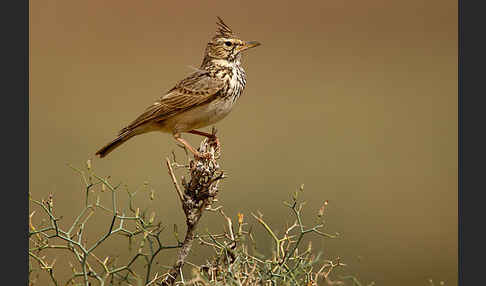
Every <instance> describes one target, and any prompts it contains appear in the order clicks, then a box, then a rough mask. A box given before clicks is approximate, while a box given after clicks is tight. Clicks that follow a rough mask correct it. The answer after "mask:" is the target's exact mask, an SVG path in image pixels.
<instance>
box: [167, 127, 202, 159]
mask: <svg viewBox="0 0 486 286" xmlns="http://www.w3.org/2000/svg"><path fill="white" fill-rule="evenodd" d="M172 136H173V137H174V139H175V140H177V141H178V142H180V143H182V145H184V146H185V147H186V148H187V149H189V151H191V153H192V154H194V156H195V157H198V158H204V159H210V158H211V154H210V153H204V154H203V153H201V152H199V151H197V150H196V149H194V148H193V147H192V146H191V145H190V144H189V143H188V142H187V141H186V140H184V139H182V137H181V134H180V133H175V134H174V135H172Z"/></svg>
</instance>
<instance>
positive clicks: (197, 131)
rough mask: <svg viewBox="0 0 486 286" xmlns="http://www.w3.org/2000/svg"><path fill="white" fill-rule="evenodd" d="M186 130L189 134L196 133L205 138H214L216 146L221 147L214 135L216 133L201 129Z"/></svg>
mask: <svg viewBox="0 0 486 286" xmlns="http://www.w3.org/2000/svg"><path fill="white" fill-rule="evenodd" d="M187 132H188V133H191V134H196V135H200V136H204V137H207V138H209V139H211V140H214V142H215V143H216V148H220V147H221V145H220V144H219V139H218V137H216V135H214V134H210V133H206V132H202V131H199V130H191V131H187Z"/></svg>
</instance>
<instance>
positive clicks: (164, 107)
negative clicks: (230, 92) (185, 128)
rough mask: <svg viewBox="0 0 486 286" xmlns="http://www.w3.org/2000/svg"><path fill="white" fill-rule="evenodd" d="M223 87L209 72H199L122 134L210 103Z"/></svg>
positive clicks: (221, 82)
mask: <svg viewBox="0 0 486 286" xmlns="http://www.w3.org/2000/svg"><path fill="white" fill-rule="evenodd" d="M223 86H224V81H223V80H220V79H218V78H214V77H211V76H210V75H209V72H207V71H204V70H197V71H195V72H194V73H192V74H190V75H189V76H188V77H186V78H185V79H183V80H182V81H180V82H179V83H178V84H177V85H176V86H175V87H173V88H172V89H171V90H169V92H168V93H167V94H165V95H163V96H162V97H161V98H160V99H158V100H157V101H155V102H154V103H153V104H152V105H151V106H149V107H148V108H147V109H146V110H145V111H144V113H142V114H141V115H140V116H138V117H137V119H135V120H134V121H133V122H132V123H130V124H129V125H128V126H127V127H125V128H123V129H122V130H121V131H120V134H122V133H124V132H127V131H130V130H133V129H134V128H136V127H138V126H140V125H142V124H144V123H147V122H150V121H161V120H164V119H167V118H169V117H171V116H173V115H176V114H179V113H180V112H183V111H186V110H189V109H191V108H194V107H196V106H199V105H201V104H204V103H206V102H209V101H211V100H212V99H213V98H214V97H216V96H218V93H219V91H220V90H221V89H222V88H223Z"/></svg>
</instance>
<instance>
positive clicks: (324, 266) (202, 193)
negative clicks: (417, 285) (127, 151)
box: [28, 130, 361, 286]
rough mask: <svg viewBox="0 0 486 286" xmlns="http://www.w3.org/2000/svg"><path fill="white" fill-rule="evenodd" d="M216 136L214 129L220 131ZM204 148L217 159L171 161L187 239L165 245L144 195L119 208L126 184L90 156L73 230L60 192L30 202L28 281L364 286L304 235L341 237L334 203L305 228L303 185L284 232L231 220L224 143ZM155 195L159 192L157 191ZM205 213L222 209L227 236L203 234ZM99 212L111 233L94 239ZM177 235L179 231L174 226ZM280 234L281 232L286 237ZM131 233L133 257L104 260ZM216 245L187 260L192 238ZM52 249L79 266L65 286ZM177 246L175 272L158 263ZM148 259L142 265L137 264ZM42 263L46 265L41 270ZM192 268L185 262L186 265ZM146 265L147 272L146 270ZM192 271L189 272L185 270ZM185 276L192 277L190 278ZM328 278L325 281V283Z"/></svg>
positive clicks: (257, 217)
mask: <svg viewBox="0 0 486 286" xmlns="http://www.w3.org/2000/svg"><path fill="white" fill-rule="evenodd" d="M213 134H215V130H213ZM199 151H201V152H209V153H210V154H211V158H209V159H206V158H194V159H191V160H188V163H186V164H180V163H178V162H177V161H176V158H175V155H174V153H173V158H172V160H169V159H167V160H166V165H167V169H168V172H169V177H170V179H171V180H172V182H173V184H174V189H175V191H176V194H177V196H178V198H179V201H180V202H181V207H182V210H183V211H184V214H185V217H186V226H187V229H186V234H185V237H184V240H182V241H179V239H177V241H176V242H175V243H164V242H162V239H161V233H162V231H163V230H164V227H163V226H162V225H161V223H155V217H156V215H155V213H154V212H152V213H150V214H148V211H147V210H140V208H138V207H136V206H135V203H134V197H135V195H136V194H137V192H133V193H130V192H128V191H127V195H128V207H127V213H125V212H122V211H121V209H120V208H119V206H118V198H119V195H120V193H122V188H121V187H120V185H114V184H113V183H111V182H110V179H109V178H104V177H100V176H98V175H96V174H95V173H94V172H93V170H92V167H91V163H90V161H88V163H87V166H86V168H85V169H83V170H81V169H77V168H74V167H72V168H73V170H75V171H76V172H77V173H78V174H79V175H80V176H81V178H82V180H83V182H84V189H85V196H84V198H85V204H84V208H83V209H82V210H81V212H80V213H79V215H78V216H77V217H76V218H75V219H74V222H73V223H72V224H71V225H70V226H69V227H68V228H62V227H60V225H59V220H60V219H61V218H60V217H58V216H57V215H56V210H55V200H54V196H53V195H50V196H49V197H48V198H47V199H42V200H35V199H33V198H32V197H29V199H30V202H31V209H32V211H31V214H30V216H29V225H30V231H29V234H28V236H29V256H30V259H29V270H30V271H29V278H30V279H29V280H30V285H36V283H37V281H36V278H35V277H33V275H32V273H33V272H34V271H38V270H41V271H44V272H46V273H47V274H48V276H49V279H50V281H51V283H52V284H53V285H69V284H71V285H96V284H98V285H201V286H202V285H214V286H216V285H307V286H310V285H343V284H344V283H345V281H350V282H351V283H352V284H353V285H361V284H360V282H359V281H358V280H357V279H356V278H355V277H353V276H347V277H341V278H339V279H331V275H332V273H334V270H335V269H336V268H338V267H343V266H345V264H343V263H342V262H341V260H340V258H339V257H337V258H334V259H323V258H322V253H321V252H315V251H314V250H313V248H312V244H311V243H310V242H309V243H308V244H307V245H303V243H304V239H303V238H304V237H306V236H308V235H316V236H320V237H322V238H335V237H336V236H337V234H329V233H326V232H324V231H323V229H324V221H323V217H324V216H325V212H326V211H325V210H326V208H327V201H326V202H324V203H323V205H322V207H321V208H320V209H318V210H317V211H316V218H317V223H316V224H315V225H312V226H306V224H304V219H303V217H302V210H303V207H304V202H303V201H301V200H300V197H301V196H302V193H303V186H301V187H300V188H299V190H297V191H296V192H294V193H293V194H292V196H291V200H290V201H289V202H284V204H285V206H286V208H287V209H288V211H289V212H290V213H291V214H292V216H293V217H294V219H295V221H294V222H293V224H292V225H290V226H287V227H286V228H285V229H283V230H281V231H280V232H277V231H276V230H274V229H273V228H272V227H271V226H270V225H269V224H268V223H267V222H266V221H265V219H264V217H263V214H261V213H260V212H257V214H253V213H252V214H251V216H249V217H250V218H251V220H252V222H254V224H255V225H254V226H250V223H249V222H248V219H247V217H248V216H245V215H244V214H241V213H238V215H237V218H236V221H233V219H232V218H230V217H228V216H227V215H226V214H225V212H224V209H223V206H217V207H216V206H215V204H216V203H217V198H216V197H217V195H218V191H219V189H218V187H219V181H220V180H221V179H223V178H225V176H224V173H223V171H222V170H221V168H220V166H219V164H218V159H219V157H220V150H219V148H218V144H216V142H214V141H213V140H211V139H207V138H206V139H204V140H203V141H202V142H201V144H200V146H199ZM179 169H181V170H184V172H185V173H186V176H187V179H186V178H185V177H181V179H180V180H177V178H176V174H175V171H177V170H179ZM93 188H97V189H100V191H108V192H110V193H111V201H110V202H109V206H107V205H104V204H103V203H102V202H101V200H100V197H99V196H97V197H96V198H94V196H95V195H96V192H93ZM151 195H153V194H151ZM205 211H210V212H212V213H218V214H219V215H220V217H221V218H222V219H223V227H224V231H223V232H222V233H210V232H208V231H206V232H204V233H201V232H198V230H197V225H198V222H199V220H200V218H201V217H202V215H203V214H204V212H205ZM97 212H103V213H107V214H109V215H110V216H111V223H110V225H109V226H108V227H107V230H106V232H105V233H104V234H102V235H101V236H100V237H98V238H97V239H96V240H95V241H94V242H92V243H91V244H88V242H87V240H86V239H85V236H86V225H87V224H88V223H89V221H90V218H91V217H92V216H93V214H95V213H97ZM34 215H37V216H39V215H41V216H43V217H45V218H46V223H45V224H42V225H34V223H33V219H32V218H33V216H34ZM257 227H259V228H262V229H263V230H264V232H265V233H267V234H268V235H269V236H270V238H271V239H272V241H273V244H272V246H271V247H266V248H267V249H268V248H269V249H271V251H268V252H271V254H270V255H268V256H265V255H264V254H261V253H259V252H258V251H257V249H256V244H257V239H256V237H255V233H254V230H253V229H255V228H257ZM174 232H175V233H176V232H177V230H176V229H174ZM278 233H282V234H281V235H280V236H279V235H278ZM116 235H118V236H125V237H127V239H128V241H129V247H132V246H133V245H135V246H136V250H135V251H134V250H133V249H129V250H128V251H125V250H123V249H121V250H120V252H125V253H126V252H128V253H129V256H128V258H127V259H126V261H120V260H121V259H117V258H115V257H99V256H98V255H97V253H98V249H99V247H100V246H101V245H104V244H106V243H107V241H108V238H109V237H111V236H116ZM175 236H176V237H177V234H176V235H175ZM194 242H196V243H198V244H200V245H201V246H202V247H208V248H210V249H211V250H213V254H212V255H211V256H210V257H207V259H206V262H205V263H204V264H202V265H196V264H195V263H192V262H190V261H188V255H189V254H190V251H191V247H192V245H193V243H194ZM47 249H51V250H55V251H57V250H63V251H64V253H63V255H65V256H67V257H69V259H71V262H70V263H69V265H70V267H71V269H72V275H71V277H70V278H69V279H68V280H67V281H65V282H64V283H60V282H59V281H58V279H57V278H56V275H55V273H54V269H55V259H53V258H51V256H49V255H45V251H46V250H47ZM168 249H176V251H177V254H176V257H175V259H174V261H172V262H171V261H169V264H170V263H173V264H172V266H171V267H169V269H168V270H166V269H163V268H161V267H160V266H157V265H156V264H155V261H156V258H157V256H158V254H160V253H161V252H162V251H163V250H168ZM137 263H138V265H140V264H142V266H143V268H141V267H136V264H137ZM35 265H38V266H39V268H35ZM184 266H186V267H184ZM140 269H142V270H140ZM183 270H184V271H186V272H187V271H188V270H192V271H190V272H189V273H185V275H183V274H184V271H183ZM185 277H188V278H187V279H186V278H185ZM323 283H325V284H323Z"/></svg>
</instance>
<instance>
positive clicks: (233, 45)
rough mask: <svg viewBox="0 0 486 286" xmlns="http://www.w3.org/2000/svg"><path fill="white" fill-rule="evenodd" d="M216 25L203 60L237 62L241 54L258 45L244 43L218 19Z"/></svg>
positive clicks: (253, 42)
mask: <svg viewBox="0 0 486 286" xmlns="http://www.w3.org/2000/svg"><path fill="white" fill-rule="evenodd" d="M216 25H217V30H216V34H215V35H214V36H213V38H212V39H211V41H210V42H209V43H208V45H207V47H206V54H205V60H226V61H228V62H235V61H239V60H240V58H241V52H243V51H246V50H248V49H251V48H254V47H257V46H259V45H260V43H259V42H256V41H244V40H242V39H240V38H238V37H237V36H236V35H235V34H234V33H233V31H232V30H231V29H230V27H228V25H226V24H225V23H224V22H223V20H222V19H221V18H220V17H218V21H217V22H216Z"/></svg>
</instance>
